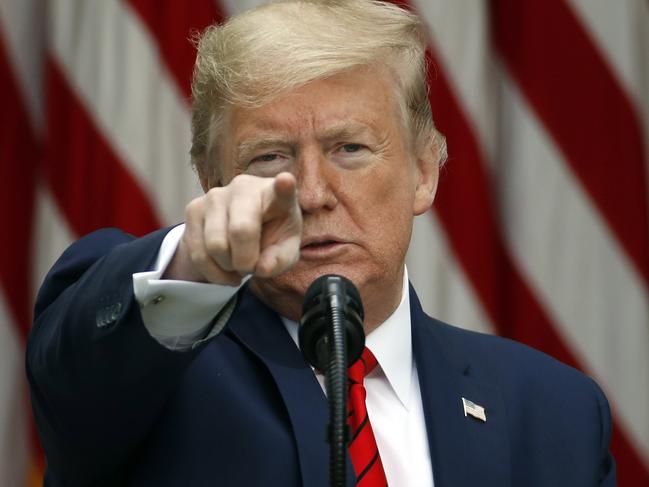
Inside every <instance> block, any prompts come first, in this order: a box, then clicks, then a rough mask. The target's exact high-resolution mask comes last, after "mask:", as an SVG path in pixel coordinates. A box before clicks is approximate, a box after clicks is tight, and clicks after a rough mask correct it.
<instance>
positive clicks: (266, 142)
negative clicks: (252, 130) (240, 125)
mask: <svg viewBox="0 0 649 487" xmlns="http://www.w3.org/2000/svg"><path fill="white" fill-rule="evenodd" d="M292 143H293V141H292V140H291V139H288V138H286V137H276V136H260V137H254V138H250V139H247V140H244V141H242V142H240V143H239V145H237V148H236V155H237V160H238V161H240V160H241V159H244V158H246V157H249V156H251V155H252V154H254V153H255V152H257V151H260V150H264V149H270V148H276V147H287V146H290V145H291V144H292Z"/></svg>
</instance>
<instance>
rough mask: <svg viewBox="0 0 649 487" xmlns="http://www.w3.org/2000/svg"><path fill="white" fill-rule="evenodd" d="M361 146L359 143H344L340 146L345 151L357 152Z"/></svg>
mask: <svg viewBox="0 0 649 487" xmlns="http://www.w3.org/2000/svg"><path fill="white" fill-rule="evenodd" d="M362 148H363V146H362V145H361V144H345V145H343V146H342V150H343V151H344V152H347V153H352V152H358V151H359V150H361V149H362Z"/></svg>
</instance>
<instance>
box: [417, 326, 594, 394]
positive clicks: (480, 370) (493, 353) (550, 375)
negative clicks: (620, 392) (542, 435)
mask: <svg viewBox="0 0 649 487" xmlns="http://www.w3.org/2000/svg"><path fill="white" fill-rule="evenodd" d="M428 326H431V327H435V333H436V334H437V336H439V337H440V339H441V340H442V341H443V346H444V347H445V348H446V349H447V350H448V351H449V352H450V353H451V354H452V355H453V356H455V357H456V358H459V360H461V361H463V362H464V363H467V364H470V365H469V367H470V369H471V370H470V374H471V375H472V376H475V377H481V378H483V379H485V380H489V381H490V382H495V383H501V382H505V383H508V384H512V383H513V384H519V385H520V386H521V387H525V388H529V387H534V388H539V389H546V388H548V389H552V390H555V391H556V390H557V388H562V387H583V388H585V389H587V390H589V391H590V392H592V389H593V388H595V389H596V390H597V392H598V393H600V391H599V386H597V384H595V382H594V381H593V380H592V379H591V378H590V377H588V376H586V375H585V374H584V373H583V372H581V371H579V370H577V369H576V368H574V367H572V366H571V365H567V364H565V363H563V362H561V361H560V360H558V359H557V358H555V357H552V356H550V355H548V354H546V353H544V352H541V351H539V350H537V349H535V348H532V347H530V346H528V345H525V344H523V343H520V342H517V341H514V340H511V339H508V338H504V337H500V336H496V335H490V334H486V333H479V332H475V331H471V330H466V329H462V328H459V327H457V326H453V325H450V324H448V323H444V322H442V321H439V320H435V319H433V318H430V320H429V322H428Z"/></svg>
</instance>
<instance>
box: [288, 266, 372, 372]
mask: <svg viewBox="0 0 649 487" xmlns="http://www.w3.org/2000/svg"><path fill="white" fill-rule="evenodd" d="M330 299H333V300H334V302H336V303H338V306H339V309H340V312H341V316H342V318H343V321H344V325H345V331H346V342H347V366H349V365H351V364H353V363H354V362H356V360H358V359H359V358H360V356H361V354H362V353H363V348H364V347H365V332H364V330H363V319H364V317H365V315H364V312H363V303H362V301H361V296H360V294H359V292H358V289H356V286H354V284H353V283H352V282H351V281H350V280H349V279H347V278H345V277H343V276H338V275H334V274H328V275H324V276H320V277H319V278H317V279H316V280H315V281H313V282H312V283H311V285H310V286H309V288H308V289H307V291H306V294H305V295H304V304H303V306H302V318H301V319H300V330H299V342H300V349H301V350H302V354H303V355H304V356H305V358H306V359H307V360H308V361H309V363H310V364H311V365H313V366H314V367H316V368H317V369H319V370H322V371H324V370H325V369H326V366H327V363H326V357H327V356H328V349H327V339H326V337H327V329H328V322H329V300H330Z"/></svg>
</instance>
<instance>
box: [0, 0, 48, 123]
mask: <svg viewBox="0 0 649 487" xmlns="http://www.w3.org/2000/svg"><path fill="white" fill-rule="evenodd" d="M44 10H45V9H44V7H43V0H3V1H1V2H0V33H2V34H4V41H5V46H6V49H7V55H8V56H9V58H10V59H11V63H12V65H13V68H14V73H15V76H16V78H17V81H18V83H17V84H18V88H19V89H20V90H22V94H23V98H24V101H25V107H26V108H27V111H28V113H29V116H30V119H31V122H32V126H33V129H34V132H35V133H41V132H42V129H43V89H42V81H43V45H44V41H45V16H44V15H43V11H44Z"/></svg>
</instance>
